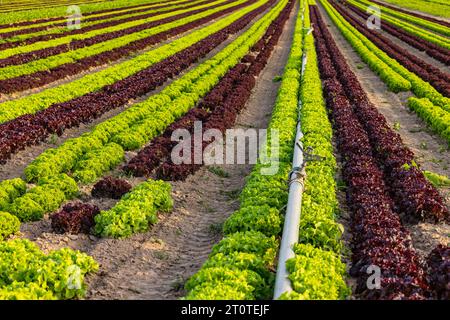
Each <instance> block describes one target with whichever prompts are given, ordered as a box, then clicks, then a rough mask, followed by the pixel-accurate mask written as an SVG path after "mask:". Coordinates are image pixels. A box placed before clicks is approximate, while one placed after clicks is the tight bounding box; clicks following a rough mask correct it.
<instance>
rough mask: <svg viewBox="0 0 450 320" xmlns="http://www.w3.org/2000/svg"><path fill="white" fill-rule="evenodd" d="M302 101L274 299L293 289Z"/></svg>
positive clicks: (299, 200)
mask: <svg viewBox="0 0 450 320" xmlns="http://www.w3.org/2000/svg"><path fill="white" fill-rule="evenodd" d="M306 61H307V58H306V53H305V54H303V57H302V71H301V77H302V78H303V73H304V71H305V65H306ZM301 107H302V103H301V100H300V99H299V102H298V110H299V117H298V121H297V134H296V136H295V145H294V158H293V160H292V171H291V172H290V174H289V196H288V203H287V208H286V215H285V218H284V226H283V235H282V238H281V245H280V253H279V257H278V267H277V275H276V279H275V292H274V299H278V298H279V297H280V295H281V294H283V293H284V292H289V291H292V286H291V282H290V280H289V278H288V276H289V274H288V272H287V270H286V261H287V260H289V259H290V258H293V257H294V256H295V253H294V250H293V247H294V244H296V243H297V242H298V237H299V227H300V215H301V208H302V194H303V190H304V180H305V176H306V172H305V165H306V159H305V153H304V152H303V144H302V142H301V139H302V138H303V133H302V130H301V129H302V128H301V122H300V111H301Z"/></svg>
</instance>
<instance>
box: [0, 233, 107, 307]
mask: <svg viewBox="0 0 450 320" xmlns="http://www.w3.org/2000/svg"><path fill="white" fill-rule="evenodd" d="M98 268H99V265H98V264H97V263H96V262H95V261H94V259H93V258H91V257H90V256H88V255H86V254H84V253H81V252H79V251H74V250H71V249H66V248H64V249H60V250H55V251H51V252H49V253H48V254H45V253H44V252H42V251H41V249H39V247H38V246H37V245H36V244H35V243H33V242H31V241H30V240H28V239H14V240H9V241H0V300H42V299H45V300H54V299H72V298H77V297H82V296H83V295H84V293H85V291H86V284H85V282H84V277H85V275H86V274H88V273H94V272H97V271H98Z"/></svg>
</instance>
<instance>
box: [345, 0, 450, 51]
mask: <svg viewBox="0 0 450 320" xmlns="http://www.w3.org/2000/svg"><path fill="white" fill-rule="evenodd" d="M347 2H348V3H349V4H351V5H354V6H355V7H358V8H360V9H361V10H364V11H366V9H367V5H364V4H361V3H359V2H357V1H355V0H347ZM381 20H382V21H383V22H384V21H386V22H389V23H391V24H393V25H395V26H397V27H399V28H400V29H403V30H405V31H406V32H408V33H410V34H412V35H415V36H418V37H420V38H422V39H425V40H427V41H429V42H432V43H434V44H436V45H438V46H441V47H443V48H446V49H450V40H449V39H448V38H447V37H446V36H441V35H438V34H436V33H434V32H432V31H428V30H425V29H423V28H421V27H417V26H415V25H413V24H411V23H408V22H406V21H403V20H400V19H397V18H394V17H390V16H388V15H386V14H383V15H382V16H381ZM443 28H445V27H443ZM446 29H448V28H446Z"/></svg>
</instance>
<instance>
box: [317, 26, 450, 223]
mask: <svg viewBox="0 0 450 320" xmlns="http://www.w3.org/2000/svg"><path fill="white" fill-rule="evenodd" d="M322 37H323V38H324V39H325V41H326V42H327V46H328V48H329V55H330V58H331V60H332V61H334V63H335V64H336V66H335V68H333V69H332V70H331V71H330V72H328V70H327V72H326V73H325V74H327V75H328V74H330V75H332V74H333V73H334V72H335V73H336V74H337V76H336V77H337V78H338V79H339V80H340V82H341V83H342V84H343V85H342V87H343V90H344V91H345V93H346V95H347V97H348V100H349V101H350V103H351V104H352V106H353V108H354V109H355V111H354V112H355V115H356V116H357V117H358V119H359V121H360V122H361V124H362V125H363V127H364V128H365V130H366V132H367V135H368V137H369V141H370V143H371V145H372V150H373V151H372V152H373V155H374V156H375V157H376V158H377V160H378V162H379V164H380V166H381V167H383V168H384V174H385V178H386V185H388V186H389V189H390V192H391V194H392V197H393V199H394V201H395V203H396V205H397V206H398V208H399V209H400V211H401V212H403V213H404V214H405V215H406V218H407V219H412V220H417V219H418V220H420V219H431V220H438V221H441V220H444V219H445V218H446V217H447V216H448V211H447V210H446V207H445V205H444V203H443V200H442V198H441V196H440V195H439V193H438V191H437V190H436V189H435V188H434V187H433V186H432V185H431V183H430V182H428V181H427V180H426V178H425V176H424V175H423V173H422V172H421V171H420V169H419V168H418V167H417V165H416V164H415V162H414V154H413V152H412V151H411V150H409V148H407V147H406V146H405V145H404V144H403V142H402V139H401V137H400V135H399V134H398V133H397V132H395V131H394V130H392V129H391V128H390V127H389V125H388V123H387V121H386V119H385V118H384V117H383V116H382V115H381V114H380V113H379V112H378V110H377V109H376V107H375V106H374V105H373V104H372V103H371V102H370V101H369V99H368V97H367V95H366V93H365V91H364V90H363V89H362V87H361V85H360V84H359V81H358V79H357V78H356V76H355V74H354V73H353V72H352V71H351V70H350V69H349V67H348V65H347V64H346V63H344V61H345V58H344V57H343V55H342V54H341V53H340V51H339V49H338V48H337V46H336V44H335V42H334V40H333V38H332V36H331V34H330V33H329V31H328V30H326V29H325V30H322ZM326 66H327V67H328V66H329V64H326Z"/></svg>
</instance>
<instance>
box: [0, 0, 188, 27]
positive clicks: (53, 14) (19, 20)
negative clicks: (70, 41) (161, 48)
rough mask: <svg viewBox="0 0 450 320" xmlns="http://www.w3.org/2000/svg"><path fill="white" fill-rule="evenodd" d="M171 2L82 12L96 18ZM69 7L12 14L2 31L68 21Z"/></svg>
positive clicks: (122, 1)
mask: <svg viewBox="0 0 450 320" xmlns="http://www.w3.org/2000/svg"><path fill="white" fill-rule="evenodd" d="M167 2H169V1H152V0H150V1H149V0H118V1H114V2H102V3H96V4H92V5H83V6H81V10H82V13H83V17H84V18H86V17H96V16H101V15H105V14H108V13H120V12H123V11H129V10H131V9H133V8H142V7H151V6H158V5H161V4H165V3H167ZM170 2H171V3H179V2H184V0H179V1H170ZM66 15H67V7H65V8H64V7H63V8H56V9H54V10H52V9H48V10H28V11H24V12H10V13H9V14H8V15H4V16H2V17H1V19H0V23H1V24H0V29H12V28H21V27H24V26H29V25H36V24H45V23H48V24H52V23H54V22H61V21H63V20H66V18H65V17H66Z"/></svg>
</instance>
